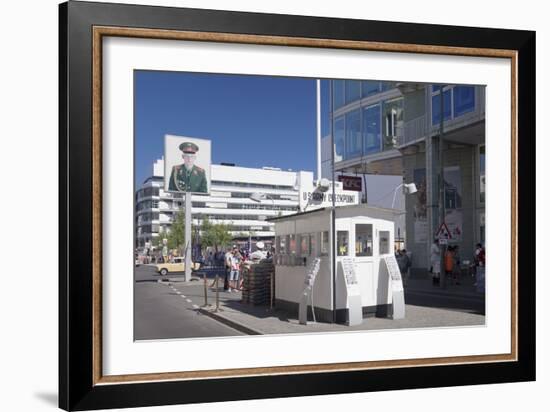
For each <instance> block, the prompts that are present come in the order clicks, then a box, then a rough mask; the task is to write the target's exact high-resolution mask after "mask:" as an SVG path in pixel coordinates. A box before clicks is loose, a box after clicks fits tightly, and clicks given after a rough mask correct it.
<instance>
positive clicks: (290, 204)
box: [59, 2, 535, 409]
mask: <svg viewBox="0 0 550 412" xmlns="http://www.w3.org/2000/svg"><path fill="white" fill-rule="evenodd" d="M59 16H60V44H62V45H66V46H67V53H66V54H62V55H61V56H60V78H62V79H63V82H61V85H60V91H59V93H60V94H59V95H60V96H63V99H61V102H60V124H62V125H64V127H63V128H62V129H61V131H60V145H59V148H60V149H59V150H60V166H61V174H60V179H59V181H60V184H61V188H62V189H63V190H62V191H61V192H60V203H59V204H60V216H61V217H63V219H62V221H61V224H60V231H59V233H60V234H62V236H61V237H60V246H61V249H60V250H61V251H62V253H61V254H60V262H61V263H62V265H61V267H60V271H59V279H60V282H59V296H60V308H59V313H60V317H59V319H60V328H59V331H60V337H59V342H60V343H59V345H60V349H59V350H60V354H62V355H63V356H62V357H60V360H59V365H60V366H59V370H60V371H62V373H61V374H60V388H61V389H60V402H59V404H60V405H61V406H62V407H63V408H65V409H101V408H116V407H131V406H156V405H170V404H181V403H197V402H216V401H218V402H221V401H230V400H245V399H264V398H285V397H299V396H310V395H330V394H343V393H358V392H365V391H368V392H377V391H391V390H396V389H418V388H437V387H443V386H456V385H459V386H460V385H475V384H488V383H502V382H519V381H529V380H533V379H534V378H535V355H534V345H535V341H534V336H535V328H534V319H535V304H534V301H533V300H532V298H531V296H533V293H534V291H535V279H534V277H533V276H529V274H530V273H532V271H530V265H531V264H532V262H533V259H532V258H531V255H532V250H531V249H530V248H529V247H526V245H527V246H528V244H529V243H528V241H527V239H528V237H529V233H531V232H532V231H534V228H535V225H534V223H533V219H534V218H533V216H534V215H533V214H531V213H526V212H525V211H526V210H528V209H529V207H530V205H531V204H532V200H533V197H534V190H532V184H533V182H534V180H533V179H534V175H533V174H532V170H531V166H532V164H531V163H530V162H529V161H528V154H529V153H530V152H531V151H532V149H533V146H532V145H531V142H532V141H531V140H530V139H529V136H530V135H531V130H532V128H533V125H534V115H533V111H532V110H531V108H532V107H533V105H534V96H535V95H534V91H535V84H534V82H531V81H530V80H529V79H530V77H529V76H530V75H531V74H533V73H534V61H535V52H534V48H533V44H534V33H533V32H531V31H514V30H509V29H490V28H485V27H466V26H444V25H437V24H422V23H414V24H407V23H402V22H397V21H377V20H358V19H350V18H333V17H329V16H327V17H322V18H317V17H314V16H307V15H294V16H290V15H278V14H268V13H267V14H266V13H248V12H238V11H234V12H229V11H223V10H206V9H188V8H177V7H149V6H144V5H123V4H111V3H89V2H69V3H66V4H64V5H62V6H61V7H60V15H59ZM60 50H65V49H60ZM69 74H70V76H69ZM65 126H66V127H65ZM526 159H527V161H526ZM520 183H521V190H519V189H520ZM526 207H527V209H526ZM520 211H522V212H521V213H520ZM488 256H489V257H488ZM526 273H527V275H526ZM65 355H66V356H65Z"/></svg>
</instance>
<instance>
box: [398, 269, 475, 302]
mask: <svg viewBox="0 0 550 412" xmlns="http://www.w3.org/2000/svg"><path fill="white" fill-rule="evenodd" d="M459 283H460V284H459V285H455V284H454V282H453V280H452V278H450V277H447V283H446V287H445V289H443V288H442V287H441V286H440V285H433V284H432V277H431V274H429V273H427V274H426V275H425V276H422V277H418V276H417V277H413V278H410V279H408V281H407V282H406V285H404V289H405V293H422V294H432V295H437V296H442V297H443V296H449V297H461V298H466V299H479V300H484V299H485V294H484V293H480V292H477V291H476V286H475V278H474V277H472V276H471V275H462V276H460V277H459Z"/></svg>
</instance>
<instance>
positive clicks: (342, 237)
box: [336, 230, 349, 256]
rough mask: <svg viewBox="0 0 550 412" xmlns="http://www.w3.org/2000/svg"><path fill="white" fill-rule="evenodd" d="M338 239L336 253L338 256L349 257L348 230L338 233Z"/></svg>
mask: <svg viewBox="0 0 550 412" xmlns="http://www.w3.org/2000/svg"><path fill="white" fill-rule="evenodd" d="M336 238H337V240H336V245H337V249H336V253H337V254H338V256H348V253H349V252H348V250H349V232H348V231H347V230H339V231H337V232H336Z"/></svg>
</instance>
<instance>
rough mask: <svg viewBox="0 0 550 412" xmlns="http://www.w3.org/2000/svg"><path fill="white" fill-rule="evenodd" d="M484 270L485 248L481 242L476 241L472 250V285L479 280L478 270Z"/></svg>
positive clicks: (475, 284)
mask: <svg viewBox="0 0 550 412" xmlns="http://www.w3.org/2000/svg"><path fill="white" fill-rule="evenodd" d="M484 270H485V249H484V248H483V246H482V245H481V243H478V244H477V245H476V248H475V250H474V276H475V279H476V281H475V283H474V286H477V283H478V282H479V277H480V276H479V272H483V273H485V272H484Z"/></svg>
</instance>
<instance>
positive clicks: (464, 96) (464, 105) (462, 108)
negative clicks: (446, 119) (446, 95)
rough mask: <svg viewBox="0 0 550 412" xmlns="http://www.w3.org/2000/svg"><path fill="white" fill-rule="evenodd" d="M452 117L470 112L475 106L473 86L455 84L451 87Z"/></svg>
mask: <svg viewBox="0 0 550 412" xmlns="http://www.w3.org/2000/svg"><path fill="white" fill-rule="evenodd" d="M453 107H454V117H457V116H462V115H463V114H465V113H468V112H472V111H473V110H474V108H475V91H474V87H473V86H455V88H454V89H453Z"/></svg>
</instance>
